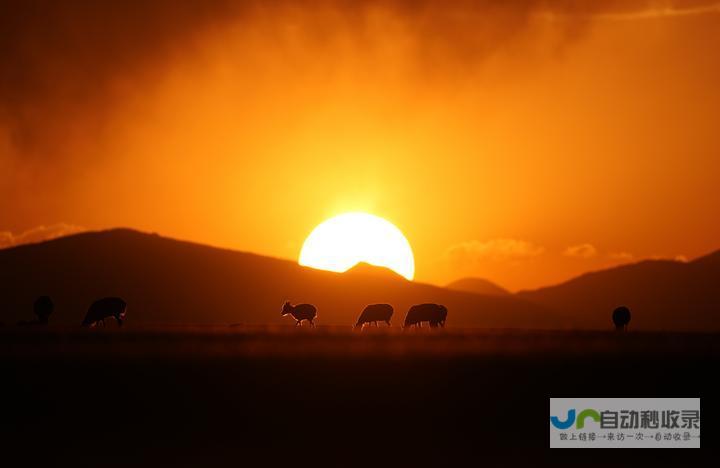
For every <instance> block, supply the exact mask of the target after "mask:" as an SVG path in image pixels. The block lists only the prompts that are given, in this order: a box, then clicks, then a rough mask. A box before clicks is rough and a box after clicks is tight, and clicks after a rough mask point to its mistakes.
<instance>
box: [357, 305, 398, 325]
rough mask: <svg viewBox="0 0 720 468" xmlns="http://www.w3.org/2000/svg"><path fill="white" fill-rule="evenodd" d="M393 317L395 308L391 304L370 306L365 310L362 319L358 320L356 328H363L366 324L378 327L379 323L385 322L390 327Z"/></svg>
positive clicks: (361, 315)
mask: <svg viewBox="0 0 720 468" xmlns="http://www.w3.org/2000/svg"><path fill="white" fill-rule="evenodd" d="M392 315H393V307H392V306H391V305H390V304H370V305H369V306H367V307H365V309H363V311H362V313H361V314H360V317H358V319H357V323H356V324H355V328H361V329H362V327H363V325H365V324H366V323H368V324H369V323H374V324H375V326H377V323H378V322H385V323H387V324H388V327H389V326H390V318H392Z"/></svg>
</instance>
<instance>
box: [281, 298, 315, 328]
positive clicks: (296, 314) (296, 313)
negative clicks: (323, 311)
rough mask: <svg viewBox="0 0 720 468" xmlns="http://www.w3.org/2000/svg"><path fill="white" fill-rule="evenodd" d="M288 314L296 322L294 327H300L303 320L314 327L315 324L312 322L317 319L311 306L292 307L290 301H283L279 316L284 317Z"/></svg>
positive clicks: (313, 307)
mask: <svg viewBox="0 0 720 468" xmlns="http://www.w3.org/2000/svg"><path fill="white" fill-rule="evenodd" d="M288 314H290V315H292V317H293V318H294V319H295V320H296V323H295V326H298V325H300V324H301V322H302V321H303V320H307V321H308V322H309V323H310V326H312V327H314V326H315V322H313V320H314V319H315V318H316V317H317V308H315V306H314V305H312V304H298V305H295V306H294V305H292V304H290V301H285V304H283V307H282V312H280V315H281V316H282V317H284V316H286V315H288Z"/></svg>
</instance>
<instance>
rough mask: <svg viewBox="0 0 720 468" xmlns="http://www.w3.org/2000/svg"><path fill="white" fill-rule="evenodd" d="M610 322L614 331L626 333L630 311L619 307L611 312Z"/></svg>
mask: <svg viewBox="0 0 720 468" xmlns="http://www.w3.org/2000/svg"><path fill="white" fill-rule="evenodd" d="M612 320H613V323H614V324H615V330H617V331H626V330H627V326H628V323H630V309H628V308H627V307H625V306H620V307H618V308H617V309H615V310H614V311H613V314H612Z"/></svg>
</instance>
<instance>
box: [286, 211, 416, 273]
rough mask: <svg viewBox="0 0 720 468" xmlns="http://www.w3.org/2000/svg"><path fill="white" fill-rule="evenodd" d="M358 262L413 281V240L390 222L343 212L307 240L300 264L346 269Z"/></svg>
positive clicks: (327, 268)
mask: <svg viewBox="0 0 720 468" xmlns="http://www.w3.org/2000/svg"><path fill="white" fill-rule="evenodd" d="M359 262H365V263H369V264H371V265H376V266H382V267H386V268H389V269H391V270H393V271H394V272H396V273H398V274H399V275H402V276H404V277H405V278H407V279H409V280H411V279H413V277H414V276H415V258H414V257H413V252H412V249H411V248H410V243H409V242H408V241H407V239H406V238H405V236H404V235H403V233H402V232H401V231H400V229H398V228H397V227H395V225H394V224H392V223H391V222H389V221H387V220H385V219H383V218H380V217H379V216H375V215H371V214H368V213H344V214H341V215H338V216H335V217H333V218H330V219H328V220H327V221H324V222H323V223H321V224H320V225H318V226H317V227H316V228H315V229H314V230H313V231H312V232H311V233H310V235H309V236H308V238H307V239H305V243H304V244H303V247H302V250H301V251H300V259H299V260H298V263H300V265H303V266H309V267H313V268H318V269H321V270H330V271H338V272H343V271H347V270H349V269H350V268H352V267H353V266H355V265H356V264H358V263H359Z"/></svg>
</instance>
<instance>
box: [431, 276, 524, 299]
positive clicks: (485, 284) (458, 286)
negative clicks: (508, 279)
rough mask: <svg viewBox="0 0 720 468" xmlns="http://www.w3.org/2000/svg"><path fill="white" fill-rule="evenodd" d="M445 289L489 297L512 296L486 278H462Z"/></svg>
mask: <svg viewBox="0 0 720 468" xmlns="http://www.w3.org/2000/svg"><path fill="white" fill-rule="evenodd" d="M445 287H446V288H447V289H452V290H453V291H465V292H471V293H475V294H485V295H487V296H506V295H508V294H510V293H509V292H508V291H507V290H505V289H503V288H501V287H500V286H498V285H497V284H495V283H493V282H492V281H489V280H486V279H484V278H462V279H459V280H456V281H453V282H452V283H450V284H447V285H445Z"/></svg>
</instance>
